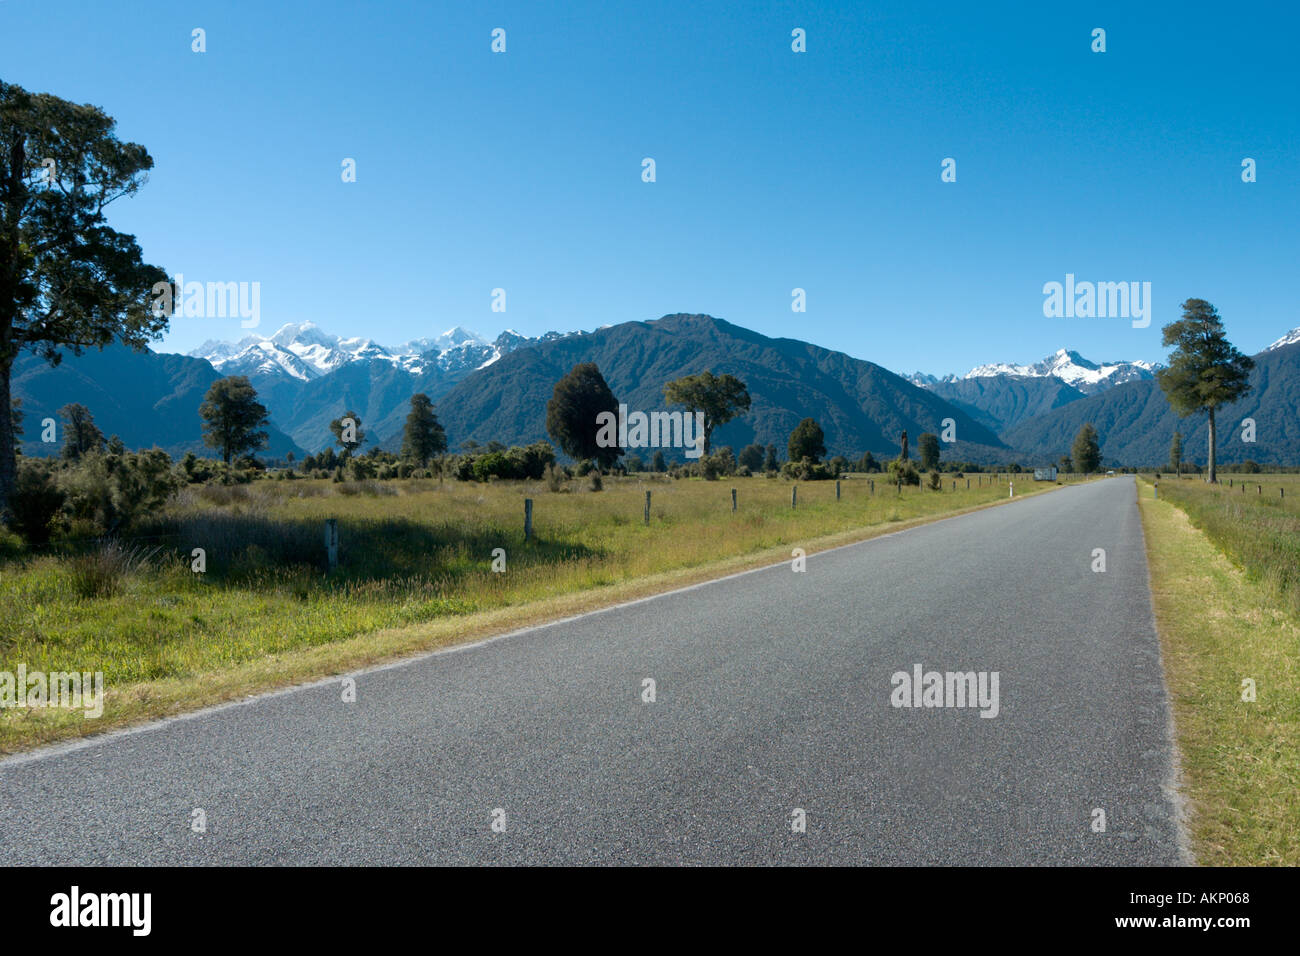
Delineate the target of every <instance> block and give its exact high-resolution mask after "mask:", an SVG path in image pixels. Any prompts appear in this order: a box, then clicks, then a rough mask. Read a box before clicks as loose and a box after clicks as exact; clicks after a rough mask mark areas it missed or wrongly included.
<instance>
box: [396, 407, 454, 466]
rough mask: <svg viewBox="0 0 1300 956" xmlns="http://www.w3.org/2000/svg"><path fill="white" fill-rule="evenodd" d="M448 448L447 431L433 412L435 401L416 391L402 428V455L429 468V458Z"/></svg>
mask: <svg viewBox="0 0 1300 956" xmlns="http://www.w3.org/2000/svg"><path fill="white" fill-rule="evenodd" d="M446 450H447V432H446V431H445V430H444V429H443V427H442V425H441V424H439V422H438V416H437V415H435V414H434V413H433V402H432V401H430V400H429V396H428V395H425V394H424V393H423V392H416V393H415V394H414V395H412V396H411V410H410V412H409V413H407V416H406V425H405V427H404V428H403V429H402V457H403V458H405V459H407V460H408V461H413V462H415V463H416V464H418V465H419V466H420V467H421V468H428V467H429V459H431V458H432V457H433V456H434V455H440V454H442V453H443V452H444V451H446Z"/></svg>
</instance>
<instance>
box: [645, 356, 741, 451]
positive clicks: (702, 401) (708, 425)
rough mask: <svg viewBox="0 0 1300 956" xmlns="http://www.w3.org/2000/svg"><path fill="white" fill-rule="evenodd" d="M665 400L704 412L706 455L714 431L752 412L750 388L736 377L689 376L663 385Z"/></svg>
mask: <svg viewBox="0 0 1300 956" xmlns="http://www.w3.org/2000/svg"><path fill="white" fill-rule="evenodd" d="M664 401H665V402H667V403H668V404H669V405H685V406H686V407H687V408H688V409H689V410H690V411H692V412H703V413H704V454H706V455H707V454H709V449H710V448H712V440H713V429H715V428H717V427H718V426H719V425H725V424H726V423H727V422H729V421H731V420H732V419H733V418H735V417H736V416H737V415H739V414H741V413H742V412H747V411H749V389H747V388H746V387H745V383H744V382H742V381H741V380H740V379H738V378H736V377H735V376H734V375H714V374H713V372H711V371H704V372H701V373H700V374H698V375H686V376H683V377H682V378H679V379H675V380H674V381H671V382H669V383H668V384H667V385H665V386H664Z"/></svg>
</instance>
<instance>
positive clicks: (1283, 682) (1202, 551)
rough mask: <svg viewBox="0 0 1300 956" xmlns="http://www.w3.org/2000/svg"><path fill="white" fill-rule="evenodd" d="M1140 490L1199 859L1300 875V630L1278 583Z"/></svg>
mask: <svg viewBox="0 0 1300 956" xmlns="http://www.w3.org/2000/svg"><path fill="white" fill-rule="evenodd" d="M1164 486H1165V483H1164V482H1162V483H1161V492H1162V494H1163V493H1164V491H1165V487H1164ZM1138 488H1139V500H1140V511H1141V514H1142V525H1143V529H1144V531H1145V533H1146V542H1147V556H1148V560H1149V565H1150V572H1151V593H1152V598H1153V601H1154V603H1155V612H1156V622H1157V627H1158V629H1159V632H1160V641H1161V648H1162V653H1163V656H1164V666H1165V679H1166V681H1167V683H1168V686H1169V693H1170V697H1171V700H1172V704H1173V711H1174V722H1175V727H1176V734H1177V741H1178V747H1179V750H1180V753H1181V759H1182V771H1183V785H1184V791H1185V793H1186V796H1187V799H1188V810H1189V826H1190V831H1191V833H1190V835H1191V839H1192V844H1193V850H1194V852H1195V854H1196V859H1197V861H1198V862H1199V863H1202V864H1205V865H1211V866H1261V865H1282V866H1296V865H1300V840H1298V839H1297V837H1296V835H1297V834H1298V833H1300V797H1298V796H1297V794H1300V622H1298V621H1297V619H1296V617H1295V616H1294V615H1293V614H1292V613H1291V611H1290V610H1289V606H1288V605H1289V602H1288V601H1287V600H1286V598H1285V596H1284V595H1282V594H1281V593H1279V591H1278V589H1277V587H1276V586H1275V584H1274V583H1273V582H1271V581H1269V580H1267V579H1265V578H1261V577H1259V576H1258V575H1251V574H1249V573H1248V572H1247V570H1246V569H1244V568H1242V567H1238V566H1237V565H1235V564H1234V563H1233V561H1232V560H1230V559H1229V557H1228V556H1227V555H1226V554H1225V553H1224V551H1222V550H1220V548H1219V547H1218V546H1216V542H1215V541H1213V540H1212V539H1211V537H1210V534H1208V533H1205V532H1202V531H1201V530H1198V528H1197V527H1195V526H1194V525H1193V522H1192V520H1191V518H1189V517H1188V514H1187V512H1184V511H1183V510H1182V509H1181V508H1179V507H1177V506H1175V505H1174V504H1173V503H1171V502H1170V501H1168V500H1164V499H1162V500H1153V497H1152V487H1151V485H1150V483H1149V482H1146V481H1141V482H1139V485H1138ZM1234 533H1236V534H1240V533H1241V531H1240V529H1234ZM1246 679H1250V680H1253V681H1254V682H1255V688H1256V695H1257V699H1256V700H1255V701H1254V702H1246V701H1243V699H1242V696H1243V681H1245V680H1246Z"/></svg>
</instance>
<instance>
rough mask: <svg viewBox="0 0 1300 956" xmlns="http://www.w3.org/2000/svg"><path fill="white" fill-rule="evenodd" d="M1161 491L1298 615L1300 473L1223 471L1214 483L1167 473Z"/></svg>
mask: <svg viewBox="0 0 1300 956" xmlns="http://www.w3.org/2000/svg"><path fill="white" fill-rule="evenodd" d="M1229 482H1231V484H1229ZM1160 497H1161V498H1163V499H1165V500H1166V501H1170V502H1172V503H1173V504H1176V505H1177V506H1178V507H1179V508H1181V509H1182V510H1183V511H1185V512H1186V513H1187V516H1188V517H1189V518H1191V520H1192V524H1194V525H1195V526H1196V527H1197V528H1199V529H1200V530H1201V531H1203V532H1205V534H1206V535H1208V536H1209V537H1210V539H1211V540H1212V541H1213V542H1214V543H1215V544H1216V545H1217V546H1218V547H1219V548H1220V549H1221V550H1222V551H1223V552H1224V553H1225V554H1227V555H1228V557H1229V558H1231V559H1232V561H1233V562H1234V563H1235V564H1236V565H1237V566H1238V567H1239V568H1241V569H1242V570H1243V571H1245V572H1246V574H1247V575H1248V576H1249V577H1250V579H1251V580H1252V581H1259V582H1262V583H1264V584H1266V585H1267V586H1268V588H1269V589H1270V590H1271V591H1272V593H1273V595H1274V597H1275V599H1276V600H1277V601H1279V602H1281V603H1282V604H1283V605H1285V606H1286V607H1287V608H1288V609H1290V610H1291V611H1292V612H1293V613H1295V614H1297V615H1300V475H1225V476H1222V478H1221V481H1220V483H1219V484H1218V485H1210V484H1207V483H1206V482H1204V481H1202V480H1201V479H1200V478H1199V477H1192V478H1182V479H1175V478H1173V477H1172V476H1169V475H1165V476H1162V477H1161V479H1160Z"/></svg>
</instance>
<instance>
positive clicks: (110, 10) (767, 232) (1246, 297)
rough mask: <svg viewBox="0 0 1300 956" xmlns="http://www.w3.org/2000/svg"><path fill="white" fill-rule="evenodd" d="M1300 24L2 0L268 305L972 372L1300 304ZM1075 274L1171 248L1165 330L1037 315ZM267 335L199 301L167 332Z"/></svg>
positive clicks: (284, 313)
mask: <svg viewBox="0 0 1300 956" xmlns="http://www.w3.org/2000/svg"><path fill="white" fill-rule="evenodd" d="M196 27H201V28H203V29H204V30H205V31H206V39H207V52H206V53H202V54H199V53H194V52H192V51H191V30H192V29H194V28H196ZM496 27H501V28H504V29H505V30H506V43H507V48H506V52H505V53H504V54H494V53H492V52H491V50H490V44H491V35H490V34H491V31H492V30H493V29H494V28H496ZM796 27H800V28H803V29H804V30H805V31H806V34H807V52H806V53H802V54H796V53H794V52H792V50H791V31H792V30H793V29H794V28H796ZM1097 27H1101V28H1104V29H1105V30H1106V45H1107V50H1106V52H1105V53H1093V52H1092V51H1091V48H1090V47H1091V43H1092V31H1093V29H1094V28H1097ZM1297 35H1300V13H1297V12H1296V7H1295V6H1294V5H1293V4H1276V5H1274V4H1263V5H1252V6H1250V7H1249V8H1248V9H1246V8H1242V9H1237V8H1230V7H1224V6H1223V5H1222V4H1189V3H1177V4H1175V3H1168V4H1140V5H1138V4H1131V3H1089V4H1083V3H1052V4H1031V3H1014V4H1013V3H1007V4H968V5H967V4H956V5H934V4H919V3H915V2H896V3H895V2H872V3H853V4H848V3H845V4H840V5H832V4H825V3H793V2H792V3H781V2H777V3H709V2H690V3H653V4H631V3H610V2H606V3H580V2H567V3H563V4H559V3H542V2H536V0H534V2H528V3H481V4H480V3H474V4H464V3H433V2H424V3H418V2H392V3H383V4H380V3H357V2H351V3H344V2H330V0H311V2H256V0H234V2H230V0H227V2H208V3H182V2H153V0H133V2H132V3H130V4H121V3H106V2H103V0H77V2H58V0H42V2H39V3H38V2H34V0H0V77H2V78H3V79H4V80H6V81H8V82H13V83H18V84H20V85H22V86H24V87H26V88H28V89H30V90H34V91H42V92H51V93H55V94H57V95H60V96H63V97H65V98H68V99H72V100H76V101H79V102H92V103H95V104H97V105H99V106H102V107H103V108H104V109H105V110H106V111H108V112H109V113H110V114H111V115H113V116H114V117H116V118H117V120H118V121H119V133H120V135H121V136H122V137H123V138H127V139H130V140H133V141H136V142H139V143H142V144H144V145H145V146H146V147H147V148H148V149H149V151H150V153H151V154H152V155H153V157H154V160H155V162H156V168H155V170H154V172H153V174H152V177H151V181H150V183H149V184H148V185H147V186H146V187H145V188H144V189H143V190H142V191H141V193H140V194H139V195H138V196H137V197H135V198H133V199H128V200H123V201H121V202H119V203H118V204H116V205H115V206H113V207H111V216H110V218H111V221H112V222H113V223H114V225H115V226H117V228H119V229H123V230H125V231H128V232H132V233H134V234H135V235H136V236H137V237H138V238H139V240H140V242H141V245H142V246H143V248H144V250H145V253H146V257H147V258H148V259H149V261H151V262H154V263H156V264H158V265H160V266H162V267H164V268H166V269H167V270H168V271H169V272H171V273H175V272H182V273H184V274H185V276H186V278H187V279H191V280H194V279H197V280H200V281H221V282H227V281H236V282H238V281H250V282H251V281H257V282H259V283H260V284H261V325H260V327H259V328H257V329H256V330H255V331H256V332H258V333H261V334H266V335H269V334H271V332H273V331H274V330H275V329H276V328H278V327H279V326H280V325H282V324H283V323H286V322H299V321H304V320H312V321H314V322H316V323H317V324H319V325H321V326H322V327H324V328H325V329H327V330H329V331H333V332H336V333H339V334H356V335H363V336H368V337H370V338H373V339H375V340H376V341H379V342H381V343H393V344H395V343H398V342H402V341H405V340H407V339H411V338H415V337H420V336H424V335H431V334H436V333H437V332H440V331H442V330H444V329H446V328H448V327H450V326H453V325H463V326H465V327H467V328H470V329H474V330H477V331H480V332H482V333H484V334H487V335H494V334H495V333H496V332H498V331H500V330H501V329H502V328H505V327H512V328H515V329H517V330H519V331H520V332H524V333H526V334H538V333H541V332H543V331H546V330H550V329H561V330H569V329H593V328H596V327H597V326H600V325H605V324H612V323H617V322H623V321H628V320H643V319H651V318H657V317H658V316H660V315H663V314H665V313H670V312H707V313H710V314H712V315H716V316H719V317H721V318H725V319H727V320H729V321H732V322H735V323H737V324H740V325H744V326H747V327H749V328H753V329H755V330H757V331H760V332H762V333H764V334H767V335H776V336H790V337H794V338H800V339H804V340H808V341H812V342H815V343H817V344H819V345H823V346H826V347H829V348H835V349H839V350H842V351H845V352H848V353H849V354H851V355H854V356H857V357H860V358H865V359H869V360H871V361H874V362H878V363H879V364H881V365H884V366H885V367H887V368H890V369H893V370H895V371H912V370H914V369H922V370H925V371H930V372H948V371H961V372H964V371H966V370H968V369H969V368H970V367H971V366H972V365H976V364H980V363H983V362H988V361H1018V362H1028V361H1033V360H1036V359H1039V358H1041V357H1043V356H1044V355H1046V354H1048V353H1050V352H1052V351H1054V350H1055V349H1057V348H1060V347H1068V348H1073V349H1077V350H1079V351H1081V352H1082V353H1083V354H1084V355H1086V356H1088V357H1091V358H1093V359H1097V360H1102V359H1121V358H1122V359H1136V358H1144V359H1152V360H1158V359H1161V358H1163V357H1164V350H1163V349H1162V348H1161V347H1160V331H1159V329H1160V326H1161V325H1162V324H1164V323H1166V322H1169V321H1171V320H1173V319H1174V318H1176V317H1177V314H1178V303H1179V302H1181V301H1182V300H1183V299H1185V298H1187V297H1189V296H1196V297H1200V298H1206V299H1209V300H1210V301H1212V302H1214V303H1215V304H1216V305H1217V306H1218V307H1219V309H1220V311H1221V312H1222V314H1223V315H1224V318H1225V321H1226V323H1227V327H1228V332H1229V336H1230V338H1232V339H1233V341H1234V342H1235V343H1236V344H1238V345H1239V346H1240V347H1241V348H1242V349H1243V350H1245V351H1247V352H1253V351H1256V350H1258V349H1260V348H1262V347H1264V346H1265V345H1267V344H1268V343H1269V342H1271V341H1272V340H1274V339H1275V338H1277V337H1278V336H1280V335H1282V334H1283V333H1284V332H1286V331H1287V330H1289V329H1291V328H1293V327H1295V326H1300V308H1297V305H1296V296H1295V290H1294V288H1293V285H1294V281H1295V278H1296V277H1297V276H1298V275H1300V240H1298V239H1297V228H1296V226H1297V222H1298V221H1300V216H1298V213H1300V108H1297V94H1298V93H1300V67H1298V66H1297V57H1296V54H1295V52H1294V45H1295V39H1296V36H1297ZM349 157H350V158H354V159H355V160H356V162H357V182H355V183H344V182H342V180H341V176H340V171H341V163H342V161H343V159H344V158H349ZM644 157H652V158H654V160H655V162H656V173H657V181H656V182H654V183H644V182H642V179H641V168H642V167H641V161H642V159H643V158H644ZM946 157H952V158H954V159H955V160H956V161H957V181H956V182H955V183H943V182H941V181H940V171H941V170H940V164H941V161H942V160H943V159H944V158H946ZM1244 157H1251V158H1253V159H1255V160H1256V162H1257V170H1258V181H1257V182H1255V183H1250V184H1247V183H1243V182H1242V181H1241V162H1242V159H1243V158H1244ZM1067 273H1073V274H1075V275H1076V276H1077V277H1078V278H1079V279H1080V280H1094V281H1149V282H1151V284H1152V296H1153V304H1154V310H1153V321H1152V323H1151V325H1150V327H1149V328H1146V329H1134V328H1132V326H1131V323H1130V322H1129V321H1127V320H1125V319H1119V318H1051V319H1049V318H1045V317H1044V316H1043V309H1042V306H1043V298H1044V296H1043V293H1042V287H1043V284H1044V283H1045V282H1050V281H1063V280H1064V277H1065V275H1066V274H1067ZM795 287H800V288H803V289H805V290H806V293H807V311H806V312H805V313H803V314H795V313H793V312H792V311H791V308H790V303H791V290H792V289H793V288H795ZM494 288H504V289H505V290H506V304H507V311H506V312H505V313H504V314H501V313H494V312H492V311H491V301H492V300H491V292H492V290H493V289H494ZM244 334H247V333H246V332H245V330H243V329H241V328H240V325H239V320H238V319H235V318H230V319H216V318H210V319H200V318H189V319H186V318H177V319H175V320H173V327H172V331H171V332H170V333H169V335H168V337H167V338H166V339H165V340H164V341H163V343H162V344H161V345H160V346H159V348H162V349H164V350H169V351H187V350H189V349H191V348H194V347H195V346H197V345H198V344H199V343H201V342H202V341H204V340H205V339H208V338H217V339H238V338H240V337H242V336H243V335H244Z"/></svg>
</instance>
